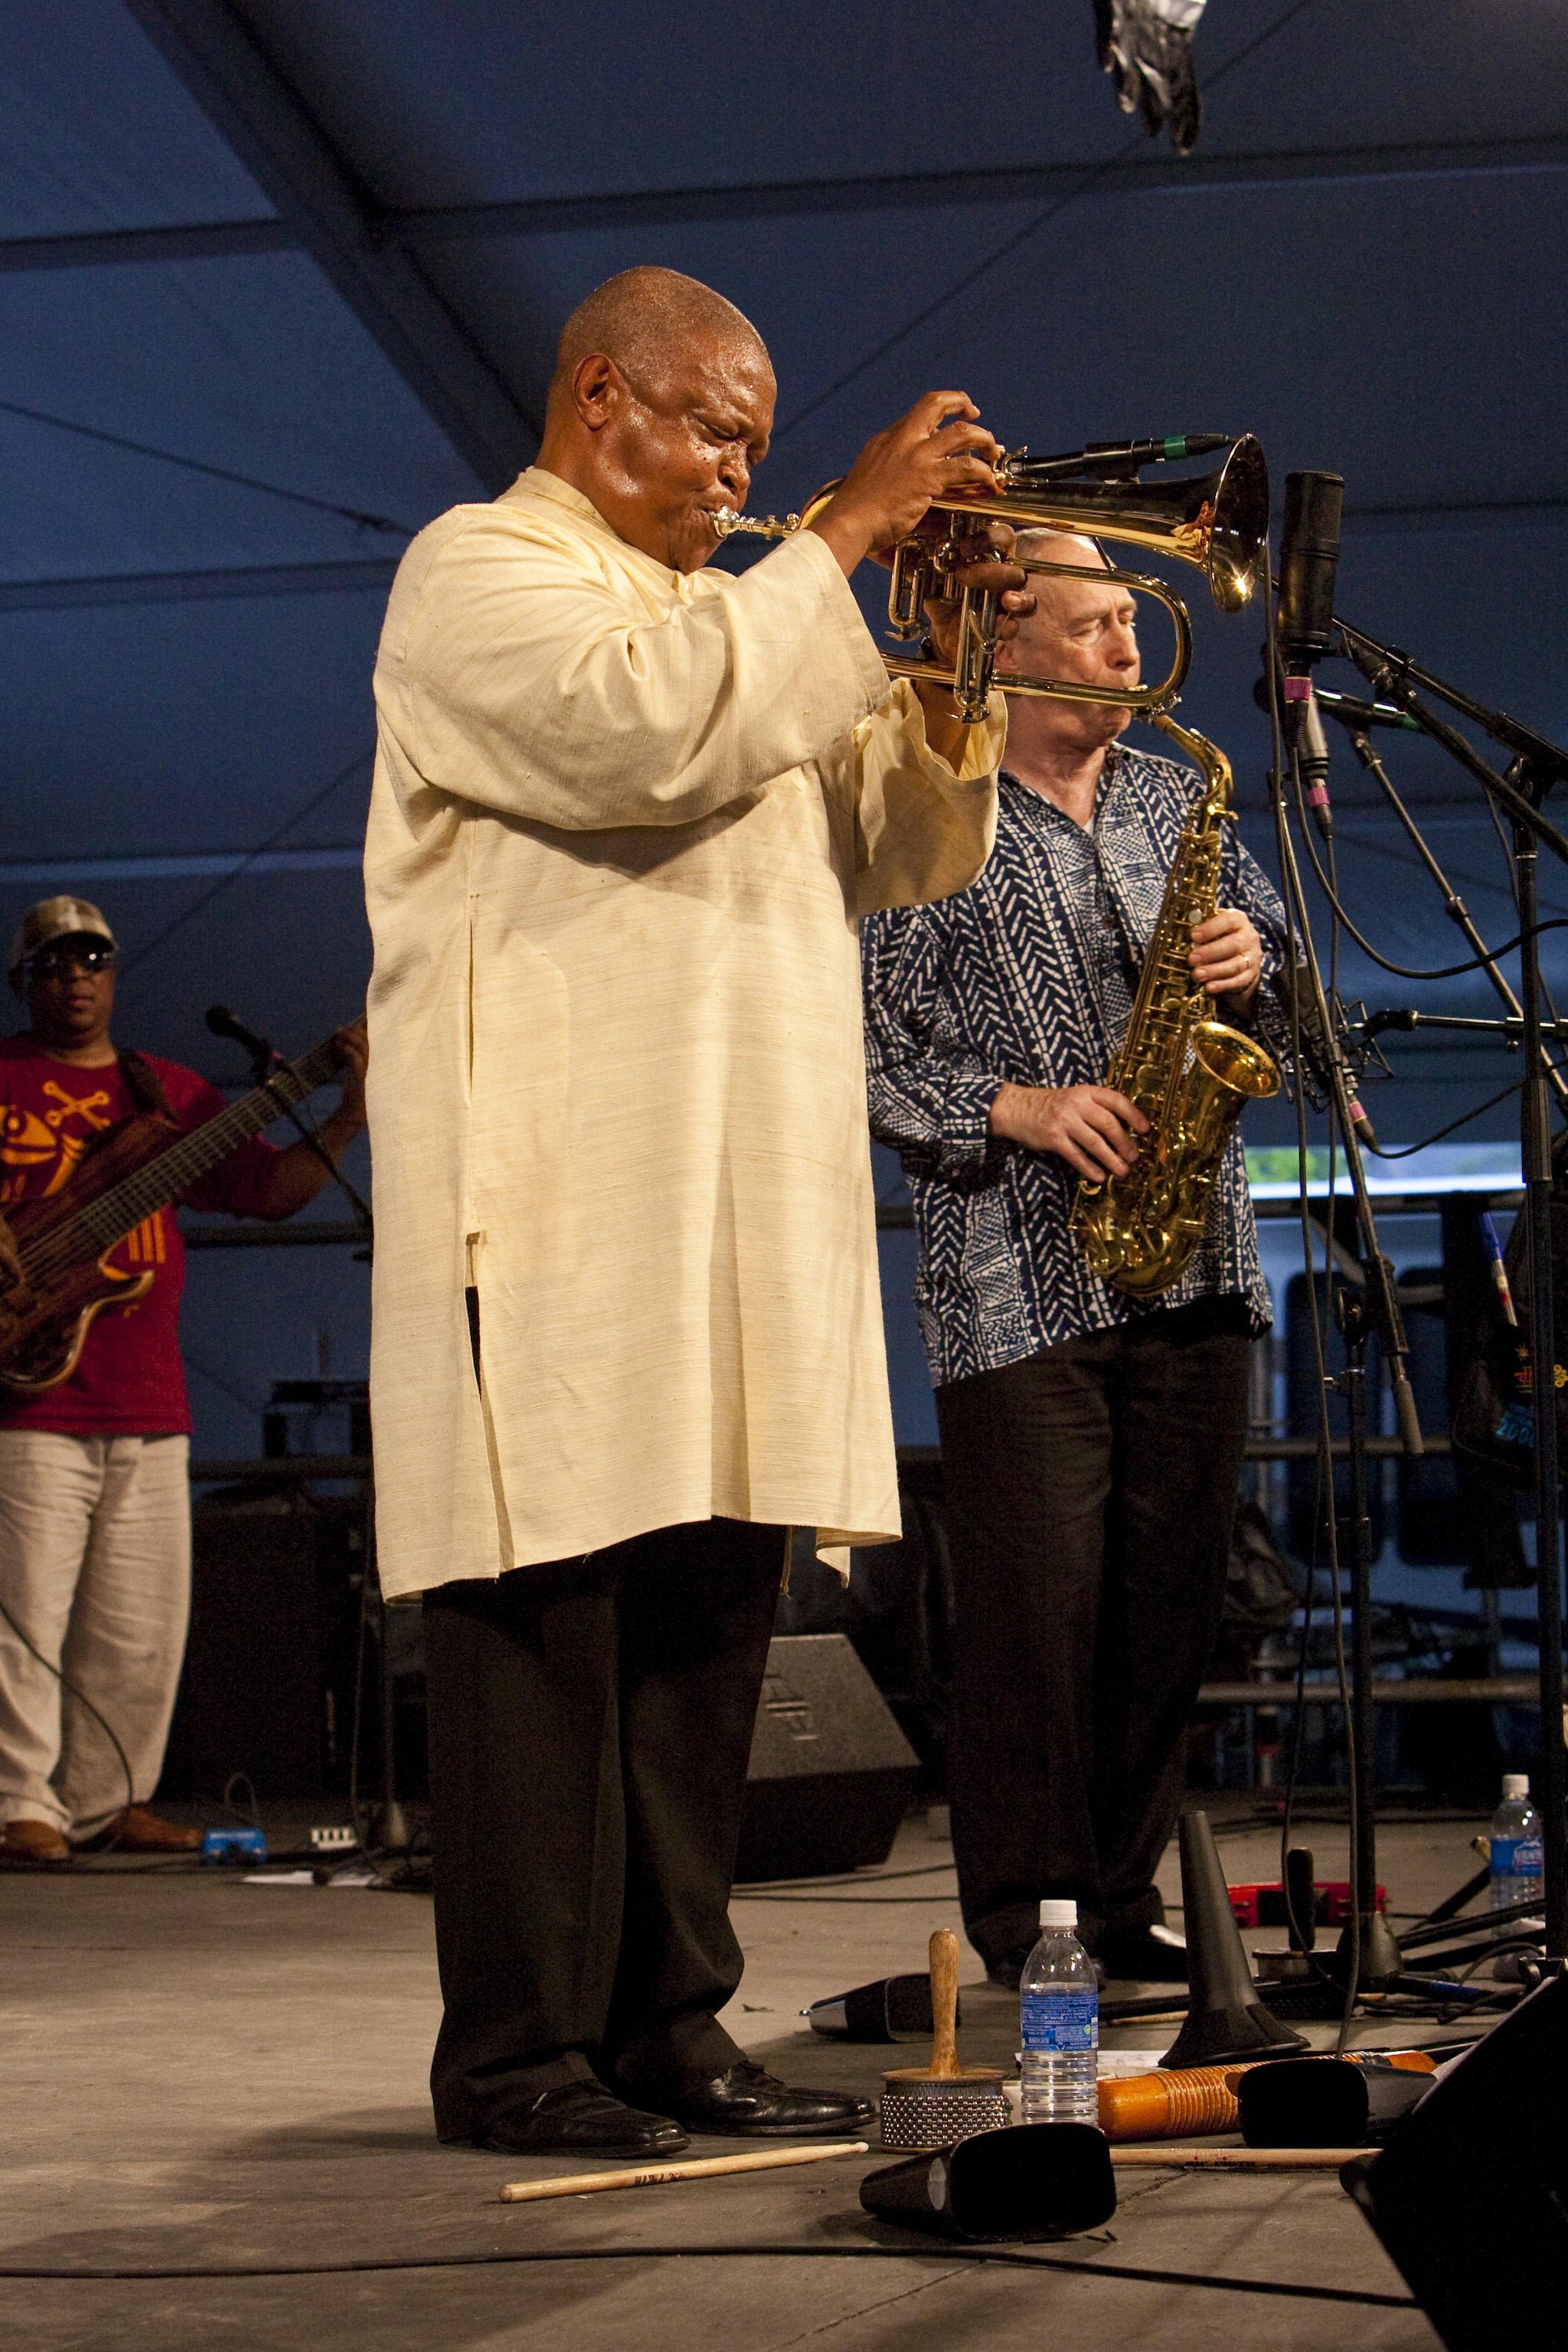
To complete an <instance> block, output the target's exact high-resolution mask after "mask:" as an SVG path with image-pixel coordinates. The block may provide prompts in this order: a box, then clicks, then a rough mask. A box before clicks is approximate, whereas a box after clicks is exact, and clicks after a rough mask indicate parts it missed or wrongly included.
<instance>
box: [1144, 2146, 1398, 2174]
mask: <svg viewBox="0 0 1568 2352" xmlns="http://www.w3.org/2000/svg"><path fill="white" fill-rule="evenodd" d="M1368 2153H1369V2151H1368V2150H1367V2149H1366V2148H1363V2147H1178V2146H1173V2144H1172V2142H1171V2141H1169V2140H1165V2141H1163V2143H1159V2144H1157V2145H1155V2146H1153V2147H1113V2148H1112V2149H1111V2151H1110V2161H1111V2163H1112V2164H1116V2165H1132V2166H1135V2167H1139V2168H1142V2169H1145V2170H1151V2171H1153V2170H1157V2169H1158V2168H1159V2167H1160V2166H1161V2165H1169V2166H1170V2167H1171V2168H1172V2170H1173V2171H1182V2172H1337V2171H1338V2170H1339V2168H1340V2167H1341V2165H1342V2164H1348V2163H1349V2162H1350V2160H1351V2158H1352V2156H1365V2155H1367V2154H1368Z"/></svg>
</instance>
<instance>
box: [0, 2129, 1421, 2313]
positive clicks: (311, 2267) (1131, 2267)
mask: <svg viewBox="0 0 1568 2352" xmlns="http://www.w3.org/2000/svg"><path fill="white" fill-rule="evenodd" d="M1179 2169H1180V2167H1179V2166H1177V2165H1175V2164H1173V2166H1172V2170H1173V2171H1177V2170H1179ZM779 2255H787V2256H789V2257H790V2258H792V2259H794V2260H797V2261H802V2260H804V2261H806V2262H883V2263H886V2262H901V2263H919V2262H924V2263H943V2264H946V2265H948V2266H950V2267H951V2266H952V2264H954V2263H976V2264H984V2263H995V2264H997V2265H998V2266H999V2267H1001V2268H1002V2269H1005V2270H1024V2271H1067V2272H1070V2273H1076V2274H1077V2275H1079V2276H1081V2277H1087V2278H1110V2279H1122V2280H1127V2281H1131V2282H1133V2283H1135V2284H1140V2285H1145V2286H1195V2287H1208V2288H1212V2289H1213V2290H1214V2291H1215V2293H1216V2294H1268V2295H1286V2296H1297V2297H1300V2299H1301V2300H1302V2301H1303V2302H1308V2303H1348V2304H1360V2305H1373V2307H1374V2308H1376V2309H1378V2310H1383V2311H1418V2310H1419V2309H1420V2307H1421V2306H1420V2305H1419V2304H1418V2303H1417V2302H1416V2301H1415V2297H1414V2296H1413V2295H1408V2294H1377V2293H1375V2292H1374V2291H1373V2290H1372V2289H1370V2288H1361V2287H1345V2286H1316V2285H1312V2286H1309V2285H1306V2284H1300V2285H1298V2284H1296V2283H1295V2282H1294V2281H1293V2280H1289V2279H1238V2278H1224V2277H1220V2278H1209V2277H1205V2274H1204V2273H1202V2272H1201V2271H1171V2270H1159V2269H1155V2268H1153V2267H1152V2266H1147V2265H1143V2264H1138V2263H1102V2262H1097V2261H1092V2260H1088V2259H1085V2260H1075V2259H1074V2258H1073V2257H1072V2256H1071V2255H1068V2254H1027V2253H1023V2252H1019V2251H1017V2250H1016V2249H1015V2248H1014V2247H1011V2246H965V2245H960V2244H953V2243H944V2244H943V2245H942V2247H940V2248H936V2247H933V2246H932V2245H931V2241H930V2239H929V2238H916V2237H915V2236H914V2235H913V2234H912V2233H911V2236H910V2242H909V2243H908V2244H907V2245H900V2246H835V2245H818V2244H815V2243H814V2244H811V2245H806V2246H787V2245H786V2246H779V2245H769V2244H767V2243H766V2242H763V2243H760V2244H754V2245H753V2244H746V2245H738V2246H681V2245H674V2246H647V2245H642V2244H633V2245H623V2246H519V2247H516V2248H514V2249H511V2250H510V2251H508V2252H502V2253H498V2252H495V2251H494V2250H493V2249H492V2250H490V2251H489V2252H485V2253H482V2254H405V2255H392V2256H389V2257H388V2258H387V2259H386V2260H385V2261H384V2262H373V2261H370V2260H368V2259H365V2260H360V2261H354V2262H345V2263H277V2264H271V2265H267V2264H262V2263H234V2264H232V2265H227V2266H225V2267H222V2268H219V2267H216V2266H213V2267H208V2268H200V2267H198V2266H197V2265H196V2264H195V2263H191V2264H186V2265H178V2266H176V2265H173V2264H171V2265H169V2266H168V2267H166V2268H164V2269H161V2270H142V2271H126V2270H110V2269H108V2268H102V2269H98V2268H89V2267H88V2266H86V2265H85V2264H84V2265H83V2266H82V2267H81V2268H80V2269H77V2270H45V2269H42V2268H38V2267H30V2266H25V2265H23V2264H21V2263H0V2279H39V2280H53V2281H61V2280H76V2279H83V2280H89V2279H90V2280H102V2281H113V2282H115V2283H117V2284H119V2283H123V2282H129V2281H132V2280H134V2279H149V2280H170V2279H283V2278H343V2277H353V2276H357V2275H362V2274H364V2273H370V2274H373V2275H374V2273H380V2272H386V2271H450V2270H491V2269H499V2268H501V2267H504V2266H506V2265H510V2264H516V2263H624V2262H626V2259H627V2258H628V2256H631V2257H633V2258H635V2259H636V2260H637V2261H638V2262H642V2263H647V2262H676V2261H679V2262H758V2261H771V2260H773V2259H775V2258H776V2257H777V2256H779Z"/></svg>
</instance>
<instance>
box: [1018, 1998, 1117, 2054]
mask: <svg viewBox="0 0 1568 2352" xmlns="http://www.w3.org/2000/svg"><path fill="white" fill-rule="evenodd" d="M1021 2010H1022V2023H1023V2029H1024V2047H1025V2049H1026V2050H1029V2051H1033V2050H1038V2051H1047V2052H1049V2051H1061V2052H1067V2053H1070V2054H1071V2055H1072V2056H1074V2057H1081V2056H1082V2055H1083V2053H1084V2052H1085V2051H1088V2050H1098V2049H1099V2047H1100V1998H1099V1995H1098V1994H1096V1993H1092V1992H1026V1994H1025V1995H1024V1998H1023V2001H1022V2004H1021Z"/></svg>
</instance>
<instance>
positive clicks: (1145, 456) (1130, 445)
mask: <svg viewBox="0 0 1568 2352" xmlns="http://www.w3.org/2000/svg"><path fill="white" fill-rule="evenodd" d="M1235 437H1236V436H1234V434H1230V433H1167V434H1163V435H1162V436H1159V438H1157V439H1155V440H1152V441H1089V442H1086V443H1085V445H1084V446H1083V447H1082V448H1081V449H1068V450H1064V451H1063V452H1062V454H1061V455H1060V456H1059V457H1030V455H1029V453H1028V451H1027V449H1014V450H1012V451H1010V452H1009V456H1008V464H1007V473H1008V478H1009V480H1011V481H1013V482H1015V483H1016V484H1018V485H1019V487H1020V488H1022V487H1023V486H1025V485H1026V484H1028V483H1031V482H1049V481H1054V480H1055V479H1056V478H1058V476H1068V475H1075V474H1099V475H1100V476H1102V477H1103V478H1105V479H1106V480H1108V481H1117V480H1123V479H1125V480H1131V478H1133V476H1135V475H1136V474H1137V473H1138V472H1139V471H1140V469H1141V468H1142V467H1144V466H1169V465H1172V464H1174V463H1175V462H1177V461H1178V460H1179V459H1181V458H1183V457H1207V455H1208V454H1209V452H1210V450H1211V449H1228V448H1229V447H1230V445H1231V442H1232V441H1233V440H1234V439H1235Z"/></svg>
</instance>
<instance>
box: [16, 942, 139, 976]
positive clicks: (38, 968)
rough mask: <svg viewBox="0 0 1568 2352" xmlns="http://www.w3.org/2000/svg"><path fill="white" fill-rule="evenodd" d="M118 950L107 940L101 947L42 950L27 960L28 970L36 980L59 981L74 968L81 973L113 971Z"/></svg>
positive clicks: (67, 947) (75, 945)
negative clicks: (62, 975) (63, 974)
mask: <svg viewBox="0 0 1568 2352" xmlns="http://www.w3.org/2000/svg"><path fill="white" fill-rule="evenodd" d="M117 954H118V950H115V949H114V948H111V947H110V945H109V942H108V941H107V940H105V941H104V942H103V943H102V945H101V946H100V945H96V944H95V945H94V946H92V947H87V946H78V945H77V944H76V943H75V942H74V941H72V942H71V943H70V944H69V945H68V946H66V945H61V946H58V947H47V948H40V949H39V950H38V952H37V955H36V956H29V957H28V959H27V970H28V971H29V972H30V974H31V975H32V977H33V978H34V979H35V980H58V979H59V977H60V976H61V974H62V973H64V972H68V971H71V970H72V969H73V968H74V969H75V970H77V971H113V970H114V966H115V962H116V960H117Z"/></svg>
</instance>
